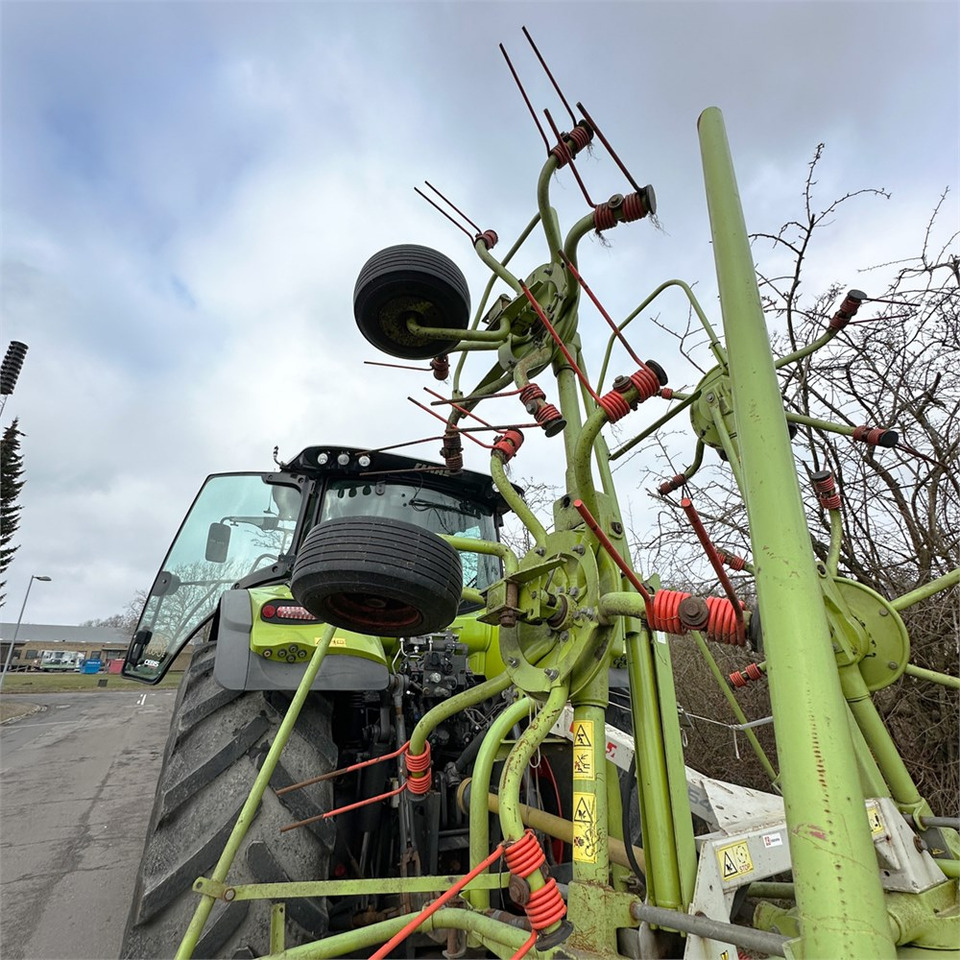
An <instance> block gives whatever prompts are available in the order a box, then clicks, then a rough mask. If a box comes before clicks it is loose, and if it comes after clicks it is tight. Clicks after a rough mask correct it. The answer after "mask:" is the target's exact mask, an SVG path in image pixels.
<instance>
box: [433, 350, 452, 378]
mask: <svg viewBox="0 0 960 960" xmlns="http://www.w3.org/2000/svg"><path fill="white" fill-rule="evenodd" d="M430 369H431V370H432V371H433V378H434V380H446V379H447V377H449V376H450V358H449V357H448V356H447V355H446V354H445V353H441V354H440V356H439V357H434V358H433V359H432V360H431V361H430Z"/></svg>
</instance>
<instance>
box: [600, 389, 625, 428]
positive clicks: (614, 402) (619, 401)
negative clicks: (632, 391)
mask: <svg viewBox="0 0 960 960" xmlns="http://www.w3.org/2000/svg"><path fill="white" fill-rule="evenodd" d="M598 403H599V405H600V408H601V409H602V410H603V412H604V413H605V414H606V415H607V419H608V420H609V421H610V422H611V423H616V422H617V421H618V420H622V419H623V418H624V417H625V416H626V415H627V414H628V413H629V412H630V404H629V403H627V401H626V399H625V398H624V396H623V394H622V393H620V391H619V390H611V391H610V392H609V393H605V394H604V395H603V396H602V397H601V398H600V400H599V401H598Z"/></svg>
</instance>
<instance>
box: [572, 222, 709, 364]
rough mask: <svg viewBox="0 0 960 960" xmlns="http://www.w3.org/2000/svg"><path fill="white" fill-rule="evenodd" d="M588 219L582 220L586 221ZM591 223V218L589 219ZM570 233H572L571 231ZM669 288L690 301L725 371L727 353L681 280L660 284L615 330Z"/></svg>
mask: <svg viewBox="0 0 960 960" xmlns="http://www.w3.org/2000/svg"><path fill="white" fill-rule="evenodd" d="M586 219H588V218H584V220H586ZM590 220H591V222H592V218H590ZM571 232H572V231H571ZM670 287H679V288H680V289H681V290H682V291H683V292H684V293H685V294H686V296H687V300H689V301H690V306H691V307H692V308H693V312H694V313H696V315H697V319H698V320H699V321H700V324H701V326H702V327H703V329H704V330H705V331H706V334H707V336H708V337H709V338H710V349H711V350H712V351H713V355H714V357H716V360H717V363H719V364H720V366H721V367H723V368H724V370H726V369H727V353H726V350H724V347H723V344H722V343H721V342H720V338H719V337H718V336H717V334H716V331H715V330H714V329H713V326H712V324H711V323H710V321H709V320H708V319H707V315H706V314H705V313H704V312H703V307H701V306H700V304H699V302H698V301H697V298H696V297H695V296H694V294H693V290H691V289H690V287H689V286H688V285H687V284H686V283H684V282H683V281H682V280H666V281H664V282H663V283H661V284H660V286H659V287H657V288H656V290H654V291H653V293H651V294H650V296H648V297H647V298H646V300H643V301H642V302H641V303H640V305H639V306H638V307H637V308H636V309H635V310H634V311H633V312H632V313H631V314H630V315H629V316H628V317H627V318H626V320H624V321H623V323H621V324H620V325H619V326H618V327H617V329H618V330H619V331H620V332H621V333H622V332H623V330H624V328H625V327H626V326H627V325H628V324H630V323H631V322H632V321H633V320H635V319H636V318H637V317H638V316H639V315H640V314H641V313H642V312H643V311H644V310H645V309H646V308H647V307H648V306H650V304H651V303H653V301H654V300H656V299H657V297H659V296H660V294H661V293H663V292H664V291H665V290H667V289H669V288H670ZM615 339H616V335H615V334H611V336H610V340H609V341H608V342H607V351H606V353H605V354H604V357H603V365H602V366H601V368H600V383H603V381H604V380H605V379H606V376H607V366H608V364H609V363H610V353H611V351H612V350H613V344H614V341H615Z"/></svg>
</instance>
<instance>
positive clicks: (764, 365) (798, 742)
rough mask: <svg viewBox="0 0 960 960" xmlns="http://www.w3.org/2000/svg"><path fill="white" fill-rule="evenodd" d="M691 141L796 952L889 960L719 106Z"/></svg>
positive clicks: (852, 758) (706, 115) (854, 766)
mask: <svg viewBox="0 0 960 960" xmlns="http://www.w3.org/2000/svg"><path fill="white" fill-rule="evenodd" d="M699 135H700V146H701V155H702V161H703V172H704V181H705V185H706V194H707V206H708V210H709V214H710V225H711V232H712V234H713V249H714V258H715V261H716V267H717V281H718V286H719V291H720V304H721V309H722V313H723V318H724V329H725V332H726V337H727V353H728V358H729V364H730V376H731V382H732V389H733V396H734V409H735V411H736V420H737V436H738V441H739V446H740V451H741V456H742V466H743V474H744V480H745V490H744V493H745V499H746V504H747V512H748V516H749V519H750V537H751V543H752V548H753V563H754V567H755V569H756V580H757V592H758V599H759V607H760V616H761V618H762V620H763V625H764V635H765V638H766V653H767V664H768V670H767V674H768V676H769V679H770V699H771V702H772V705H773V714H774V722H775V729H776V732H777V744H778V756H779V761H780V777H781V783H782V786H783V795H784V803H785V807H786V815H787V826H788V831H787V832H788V835H789V842H790V853H791V859H792V861H793V869H794V880H795V883H796V889H797V905H798V909H799V912H800V917H801V924H802V931H803V934H802V944H803V946H802V953H803V955H804V956H807V957H820V956H824V957H825V956H830V957H875V958H877V960H881V958H883V960H892V958H893V957H894V956H895V955H896V952H895V948H894V944H893V941H892V939H891V934H890V927H889V924H888V922H887V916H886V909H885V907H884V900H883V890H882V888H881V885H880V879H879V875H878V871H877V862H876V854H875V852H874V849H873V843H872V841H871V837H870V830H869V826H868V823H867V818H866V816H865V815H864V810H863V804H862V800H861V793H860V783H859V779H858V774H857V764H856V755H855V753H854V749H853V743H852V741H851V738H850V733H849V730H848V727H847V720H846V708H845V705H844V702H843V697H842V693H841V689H840V683H839V679H838V677H837V668H836V662H835V659H834V654H833V648H832V645H831V641H830V631H829V627H828V624H827V618H826V612H825V609H824V605H823V601H822V597H821V590H820V585H819V582H818V578H817V571H816V567H815V565H814V558H813V554H812V549H811V546H810V536H809V532H808V530H807V526H806V522H805V518H804V512H803V504H802V501H801V497H800V486H799V482H798V480H797V475H796V470H795V466H794V460H793V453H792V451H791V448H790V438H789V435H788V433H787V424H786V419H785V417H784V414H783V402H782V398H781V396H780V390H779V385H778V382H777V376H776V371H775V369H774V366H773V356H772V354H771V352H770V343H769V339H768V337H767V331H766V325H765V323H764V318H763V310H762V307H761V303H760V294H759V291H758V289H757V278H756V274H755V272H754V268H753V256H752V254H751V250H750V243H749V240H748V238H747V231H746V226H745V223H744V219H743V211H742V209H741V206H740V197H739V194H738V191H737V184H736V177H735V174H734V170H733V161H732V159H731V157H730V149H729V145H728V143H727V137H726V131H725V129H724V125H723V119H722V116H721V113H720V111H719V110H718V109H716V108H715V107H710V108H708V109H707V110H705V111H704V112H703V113H702V114H701V116H700V120H699ZM648 852H649V851H648ZM853 917H855V918H856V922H855V923H852V922H851V919H852V918H853Z"/></svg>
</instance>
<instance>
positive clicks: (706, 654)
mask: <svg viewBox="0 0 960 960" xmlns="http://www.w3.org/2000/svg"><path fill="white" fill-rule="evenodd" d="M690 636H692V637H693V639H694V640H695V641H696V644H697V647H698V648H699V649H700V655H701V656H702V657H703V659H704V660H705V661H706V663H707V666H708V667H709V668H710V672H711V673H712V674H713V678H714V680H716V681H717V686H718V687H719V688H720V691H721V692H722V693H723V696H724V697H725V699H726V701H727V703H728V704H729V705H730V709H731V710H732V711H733V715H734V716H735V717H736V718H737V723H739V724H740V725H741V726H743V733H744V735H745V736H746V738H747V740H749V741H750V746H751V747H753V752H754V753H755V754H756V755H757V759H758V760H759V761H760V765H761V766H762V767H763V769H764V772H765V773H766V774H767V776H768V777H769V778H770V782H771V783H772V784H774V785H775V786H776V785H778V784H779V782H780V775H779V774H778V773H777V771H776V770H775V769H774V766H773V764H772V763H771V762H770V760H769V758H768V757H767V755H766V753H765V752H764V749H763V747H762V746H761V745H760V741H759V740H758V739H757V735H756V734H755V733H754V732H753V730H751V729H750V727H747V726H745V724H747V723H748V722H749V721H748V720H747V715H746V714H745V713H744V712H743V708H742V707H741V706H740V701H739V700H737V698H736V697H735V696H734V693H733V691H732V690H731V689H730V684H729V683H728V682H727V678H726V677H725V676H724V675H723V672H722V671H721V670H720V667H719V666H718V665H717V661H716V659H715V658H714V656H713V654H712V653H711V651H710V648H709V647H708V646H707V641H706V640H704V638H703V634H702V633H701V632H700V631H699V630H691V631H690Z"/></svg>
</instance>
